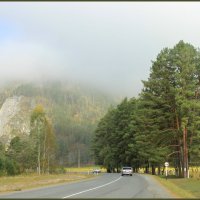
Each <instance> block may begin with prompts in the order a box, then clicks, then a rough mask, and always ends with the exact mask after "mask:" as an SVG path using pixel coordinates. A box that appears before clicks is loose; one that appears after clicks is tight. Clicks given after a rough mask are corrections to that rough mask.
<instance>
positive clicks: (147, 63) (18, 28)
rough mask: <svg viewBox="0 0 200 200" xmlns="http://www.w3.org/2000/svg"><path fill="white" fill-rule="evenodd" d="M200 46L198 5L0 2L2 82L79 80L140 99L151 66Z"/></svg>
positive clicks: (194, 3) (199, 13)
mask: <svg viewBox="0 0 200 200" xmlns="http://www.w3.org/2000/svg"><path fill="white" fill-rule="evenodd" d="M180 40H184V41H185V42H188V43H191V44H192V45H193V46H194V47H196V48H198V47H200V2H189V1H188V2H134V1H133V2H87V1H86V2H56V1H55V2H0V80H1V81H2V80H3V81H4V80H5V81H7V80H15V79H17V80H26V81H29V80H31V81H32V80H40V79H42V80H46V79H53V80H74V81H77V82H80V83H86V84H90V85H92V86H95V87H97V88H101V89H103V90H105V91H107V92H109V93H111V94H117V95H119V96H127V97H137V96H138V94H139V93H140V92H141V90H142V88H143V84H142V80H147V79H148V77H149V74H150V68H151V64H152V61H154V60H155V59H156V56H157V55H158V54H159V52H160V51H161V50H162V49H163V48H165V47H169V48H172V47H173V46H175V45H176V44H177V43H178V42H179V41H180Z"/></svg>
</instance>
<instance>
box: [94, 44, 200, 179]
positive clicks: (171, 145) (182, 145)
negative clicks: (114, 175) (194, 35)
mask: <svg viewBox="0 0 200 200" xmlns="http://www.w3.org/2000/svg"><path fill="white" fill-rule="evenodd" d="M143 84H144V88H143V90H142V91H141V93H140V96H139V98H137V99H135V98H132V99H130V100H128V99H127V98H125V99H124V100H123V101H122V102H121V103H120V104H119V105H118V106H117V107H114V108H112V109H110V110H109V111H108V112H107V114H106V115H105V116H104V117H103V118H102V119H101V120H100V122H99V124H98V127H97V129H96V135H95V139H94V145H93V150H94V154H95V158H96V163H98V164H101V165H103V166H105V167H106V168H107V170H108V171H117V170H119V169H120V167H121V166H124V165H130V166H133V167H134V170H135V171H137V170H138V169H139V168H141V167H143V168H145V169H146V172H147V173H148V172H149V170H150V168H151V172H152V173H153V174H155V168H158V173H160V169H161V167H163V165H164V163H165V162H166V161H168V162H169V163H170V166H171V167H174V168H175V169H176V173H177V175H179V176H180V177H187V176H188V169H189V166H191V165H198V164H200V162H199V161H200V51H199V49H196V48H194V47H193V46H192V45H191V44H189V43H185V42H184V41H180V42H179V43H178V44H177V45H175V46H174V47H173V48H164V49H163V50H162V51H161V52H160V53H159V54H158V56H157V58H156V60H155V61H153V62H152V66H151V72H150V76H149V78H148V80H147V81H143Z"/></svg>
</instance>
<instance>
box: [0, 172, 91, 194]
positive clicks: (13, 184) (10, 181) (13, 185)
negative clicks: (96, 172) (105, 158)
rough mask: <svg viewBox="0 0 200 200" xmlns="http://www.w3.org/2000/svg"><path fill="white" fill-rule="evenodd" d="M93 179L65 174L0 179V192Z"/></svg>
mask: <svg viewBox="0 0 200 200" xmlns="http://www.w3.org/2000/svg"><path fill="white" fill-rule="evenodd" d="M91 177H94V176H93V175H92V174H81V173H66V174H59V175H40V176H39V175H37V174H31V175H19V176H14V177H0V192H9V191H20V190H24V189H30V188H35V187H42V186H46V185H52V184H58V183H64V182H73V181H78V180H82V179H86V178H91Z"/></svg>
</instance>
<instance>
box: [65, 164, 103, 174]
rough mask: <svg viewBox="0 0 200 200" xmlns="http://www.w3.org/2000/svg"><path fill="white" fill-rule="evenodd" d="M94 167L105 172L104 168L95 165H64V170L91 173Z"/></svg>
mask: <svg viewBox="0 0 200 200" xmlns="http://www.w3.org/2000/svg"><path fill="white" fill-rule="evenodd" d="M94 169H100V170H101V172H106V169H105V168H101V167H99V166H97V165H94V166H86V167H66V168H65V171H66V172H87V173H88V172H89V173H91V172H92V171H93V170H94Z"/></svg>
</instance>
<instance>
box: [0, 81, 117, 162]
mask: <svg viewBox="0 0 200 200" xmlns="http://www.w3.org/2000/svg"><path fill="white" fill-rule="evenodd" d="M117 102H118V101H117V100H115V99H114V98H112V97H110V96H109V95H106V94H103V93H102V92H100V91H98V90H95V89H91V88H88V87H85V86H83V85H80V84H74V83H69V82H50V81H49V82H44V83H15V84H9V85H6V87H3V88H1V93H0V106H1V109H0V139H1V141H3V142H4V143H5V144H7V143H9V142H10V140H11V139H12V138H13V137H14V136H16V135H19V136H25V135H28V134H29V132H30V114H31V112H32V110H33V109H34V107H35V106H36V105H37V104H42V105H43V107H44V109H45V112H46V114H47V116H48V118H49V119H50V120H51V121H52V124H53V126H54V130H55V135H56V139H57V144H58V145H57V146H58V148H57V162H58V163H59V164H61V165H76V164H77V162H80V163H83V164H87V163H89V162H92V158H91V153H90V144H91V140H92V137H93V133H94V129H95V127H96V124H97V122H98V121H99V119H100V118H101V117H102V116H103V115H104V114H105V113H106V111H107V109H108V107H109V106H110V105H116V103H117Z"/></svg>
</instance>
